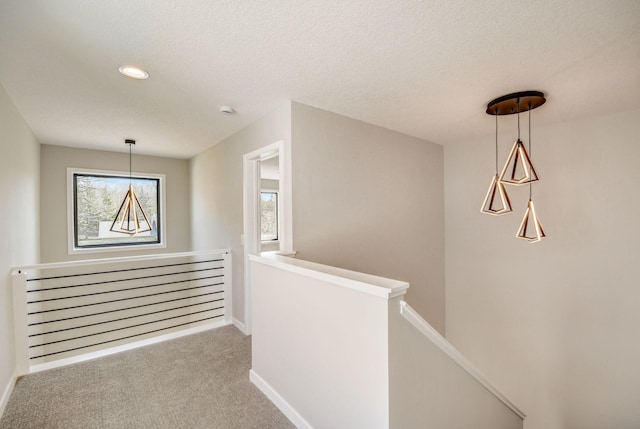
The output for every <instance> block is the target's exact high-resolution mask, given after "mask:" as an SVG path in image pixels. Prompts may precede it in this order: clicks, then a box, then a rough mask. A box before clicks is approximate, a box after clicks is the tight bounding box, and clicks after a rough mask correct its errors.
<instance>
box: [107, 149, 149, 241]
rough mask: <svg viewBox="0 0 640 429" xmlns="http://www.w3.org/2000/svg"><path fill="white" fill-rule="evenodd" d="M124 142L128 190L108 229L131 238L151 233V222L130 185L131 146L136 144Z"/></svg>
mask: <svg viewBox="0 0 640 429" xmlns="http://www.w3.org/2000/svg"><path fill="white" fill-rule="evenodd" d="M124 142H125V143H126V144H128V145H129V190H128V191H127V193H126V194H125V196H124V199H123V200H122V204H120V208H119V209H118V212H117V213H116V217H115V218H114V219H113V223H112V224H111V228H109V229H110V231H113V232H119V233H122V234H129V235H132V236H133V235H136V234H138V233H140V232H146V231H151V222H149V217H148V216H147V213H146V212H145V211H144V208H143V207H142V204H141V203H140V199H138V196H137V195H136V193H135V191H134V190H133V184H132V183H131V145H134V144H136V141H135V140H130V139H127V140H125V141H124ZM141 220H144V222H145V223H144V224H141V222H140V221H141Z"/></svg>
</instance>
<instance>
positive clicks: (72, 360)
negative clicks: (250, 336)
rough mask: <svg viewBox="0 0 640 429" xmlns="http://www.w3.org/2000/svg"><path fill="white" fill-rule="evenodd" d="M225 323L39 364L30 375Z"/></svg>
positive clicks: (222, 323) (216, 323) (32, 369)
mask: <svg viewBox="0 0 640 429" xmlns="http://www.w3.org/2000/svg"><path fill="white" fill-rule="evenodd" d="M228 324H229V323H228V322H226V321H220V322H214V323H208V324H206V325H200V326H196V327H193V328H189V329H184V330H182V331H177V332H171V333H169V334H165V335H160V336H157V337H151V338H146V339H144V340H140V341H135V342H133V343H127V344H123V345H120V346H115V347H110V348H108V349H104V350H98V351H95V352H90V353H85V354H82V355H79V356H72V357H70V358H65V359H59V360H56V361H52V362H47V363H41V364H38V365H32V366H31V369H30V371H29V372H30V373H33V372H39V371H45V370H47V369H52V368H58V367H60V366H65V365H71V364H73V363H78V362H84V361H87V360H91V359H96V358H99V357H103V356H108V355H112V354H114V353H120V352H124V351H127V350H131V349H137V348H138V347H144V346H148V345H151V344H156V343H160V342H162V341H167V340H173V339H175V338H180V337H184V336H186V335H191V334H197V333H199V332H203V331H208V330H209V329H215V328H219V327H221V326H225V325H228Z"/></svg>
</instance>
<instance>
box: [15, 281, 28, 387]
mask: <svg viewBox="0 0 640 429" xmlns="http://www.w3.org/2000/svg"><path fill="white" fill-rule="evenodd" d="M11 288H12V291H11V292H12V295H13V344H14V347H15V353H16V355H15V356H16V367H15V372H16V373H17V374H18V375H24V374H28V373H29V332H28V331H29V329H28V323H29V322H28V320H27V319H28V316H27V313H28V311H27V273H25V272H19V273H14V274H13V275H12V276H11Z"/></svg>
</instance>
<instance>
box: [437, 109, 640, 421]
mask: <svg viewBox="0 0 640 429" xmlns="http://www.w3.org/2000/svg"><path fill="white" fill-rule="evenodd" d="M533 115H534V118H535V111H534V113H533ZM506 120H507V119H505V121H506ZM638 124H640V111H631V112H626V113H620V114H616V115H611V116H604V117H597V118H590V119H585V120H580V121H575V122H568V123H561V124H555V125H551V126H546V127H536V126H535V122H534V123H533V132H534V135H533V157H532V159H533V162H534V165H535V167H536V169H537V172H538V175H539V176H540V182H539V183H537V184H535V185H533V200H534V202H535V204H536V209H537V211H538V214H539V216H540V220H541V222H542V226H543V228H544V230H545V232H546V233H547V238H546V239H545V240H543V241H542V242H539V243H535V244H530V243H527V242H525V241H524V240H519V239H516V238H515V235H516V232H517V229H518V226H519V224H520V221H521V219H522V216H523V215H524V210H525V207H526V202H527V198H528V189H527V188H526V187H524V188H514V187H508V189H507V190H508V192H509V195H510V196H511V201H512V203H513V207H514V213H512V214H509V215H505V216H499V217H494V216H488V215H485V214H481V213H480V206H481V204H482V199H483V198H484V195H485V192H486V190H487V187H488V186H489V181H490V179H491V177H492V175H493V173H494V149H493V145H494V143H493V141H494V140H493V139H494V136H493V135H487V136H486V138H477V139H473V140H469V141H466V142H461V143H459V144H452V145H448V146H447V147H446V148H445V184H446V185H445V196H446V201H445V203H446V204H445V206H446V243H447V246H446V277H447V299H446V302H447V305H446V308H447V315H446V319H447V321H446V326H447V329H446V332H447V339H448V340H449V341H450V342H451V343H453V344H454V345H455V346H456V347H457V348H458V349H459V350H460V351H461V352H462V353H463V354H465V355H466V356H467V357H468V358H469V360H470V361H471V362H473V363H474V364H475V365H476V366H477V367H478V368H479V369H480V370H481V371H482V372H484V373H485V374H486V375H487V376H488V377H489V378H490V379H491V380H492V381H493V382H494V383H495V385H496V386H497V387H498V388H499V389H500V390H501V391H502V392H503V393H504V394H505V395H506V396H507V397H509V398H510V399H512V400H513V401H514V402H515V403H517V404H518V405H519V406H520V407H522V410H523V411H524V412H525V413H526V414H527V419H526V420H525V429H600V428H605V427H606V428H621V429H623V428H637V427H640V407H638V398H640V364H639V362H640V342H638V333H639V332H640V331H639V329H640V328H639V327H640V311H638V308H639V306H640V286H639V285H640V283H639V281H638V279H639V278H640V263H639V256H640V228H638V227H637V226H638V214H639V213H640V197H639V196H640V189H639V186H640V139H639V138H638ZM525 126H526V122H525ZM492 128H493V123H492V122H490V123H489V124H488V129H492ZM503 128H504V127H503ZM510 129H511V130H513V127H510ZM514 138H515V134H513V133H511V134H501V140H500V142H501V144H500V153H501V155H500V162H504V159H505V158H506V155H507V151H508V150H509V148H510V145H511V144H512V143H513V140H514Z"/></svg>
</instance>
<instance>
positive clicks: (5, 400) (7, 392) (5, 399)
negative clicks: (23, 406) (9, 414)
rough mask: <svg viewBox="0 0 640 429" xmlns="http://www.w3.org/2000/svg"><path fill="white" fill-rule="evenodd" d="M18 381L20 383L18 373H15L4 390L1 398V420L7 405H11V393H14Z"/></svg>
mask: <svg viewBox="0 0 640 429" xmlns="http://www.w3.org/2000/svg"><path fill="white" fill-rule="evenodd" d="M17 381H18V372H17V371H14V372H13V374H12V375H11V378H10V379H9V384H7V386H6V387H5V388H4V392H3V393H2V397H0V419H1V418H2V415H3V414H4V410H5V408H6V407H7V404H8V403H9V398H10V397H11V393H13V388H14V387H15V385H16V382H17Z"/></svg>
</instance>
